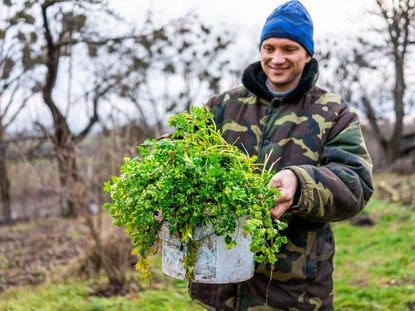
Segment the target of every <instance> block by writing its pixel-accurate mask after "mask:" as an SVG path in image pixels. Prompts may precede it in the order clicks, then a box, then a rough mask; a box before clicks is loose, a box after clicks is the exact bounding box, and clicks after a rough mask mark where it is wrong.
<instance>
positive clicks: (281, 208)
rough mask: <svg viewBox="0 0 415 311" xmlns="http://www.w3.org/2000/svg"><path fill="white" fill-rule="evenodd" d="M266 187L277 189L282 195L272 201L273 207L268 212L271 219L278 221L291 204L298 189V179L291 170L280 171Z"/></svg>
mask: <svg viewBox="0 0 415 311" xmlns="http://www.w3.org/2000/svg"><path fill="white" fill-rule="evenodd" d="M268 186H269V187H274V188H277V189H278V190H279V191H280V192H281V195H282V197H281V198H275V199H274V201H275V206H274V207H273V208H271V209H270V210H269V211H270V213H271V217H272V218H274V219H278V218H280V217H281V216H282V215H283V214H284V213H285V212H286V211H287V209H289V208H290V206H291V205H292V204H293V200H294V195H295V192H296V191H297V187H298V179H297V176H295V174H294V173H293V172H292V171H291V170H282V171H280V172H278V173H277V174H275V175H274V176H273V177H272V178H271V181H270V182H269V184H268Z"/></svg>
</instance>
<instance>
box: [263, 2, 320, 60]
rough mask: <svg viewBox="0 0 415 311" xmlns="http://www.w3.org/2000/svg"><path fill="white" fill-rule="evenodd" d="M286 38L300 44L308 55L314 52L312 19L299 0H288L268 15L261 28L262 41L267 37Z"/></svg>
mask: <svg viewBox="0 0 415 311" xmlns="http://www.w3.org/2000/svg"><path fill="white" fill-rule="evenodd" d="M272 37H276V38H286V39H290V40H293V41H295V42H297V43H299V44H301V45H302V46H303V47H304V48H305V49H306V50H307V52H308V53H310V55H313V54H314V41H313V21H312V20H311V17H310V14H308V12H307V9H306V8H305V7H304V6H303V5H302V4H301V3H300V1H297V0H292V1H288V2H287V3H284V4H282V5H280V6H279V7H277V8H276V9H275V10H274V12H272V13H271V15H270V16H268V18H267V20H266V21H265V25H264V27H263V28H262V32H261V40H260V41H259V46H260V47H261V44H262V42H263V41H264V40H265V39H268V38H272Z"/></svg>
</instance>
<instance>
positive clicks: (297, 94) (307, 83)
mask: <svg viewBox="0 0 415 311" xmlns="http://www.w3.org/2000/svg"><path fill="white" fill-rule="evenodd" d="M266 79H267V77H266V75H265V73H264V71H263V70H262V68H261V63H260V62H255V63H253V64H251V65H249V66H248V67H247V68H246V69H245V71H244V73H243V75H242V83H243V85H244V86H245V87H246V88H247V89H248V90H249V91H250V92H252V93H254V94H255V95H257V96H259V97H261V98H263V99H265V100H267V101H270V102H272V103H278V102H295V101H297V100H299V99H300V98H301V97H302V96H304V95H305V94H307V93H308V92H309V91H310V90H311V89H312V87H313V86H314V85H315V84H316V82H317V79H318V62H317V60H315V59H314V58H313V59H311V61H310V62H309V63H308V64H306V66H305V67H304V70H303V74H302V76H301V80H300V83H299V84H298V85H297V86H296V87H295V88H294V89H293V90H291V91H290V92H289V93H287V94H285V95H284V96H281V97H280V96H274V95H273V94H272V93H271V92H270V91H269V90H268V89H267V86H266V85H265V81H266Z"/></svg>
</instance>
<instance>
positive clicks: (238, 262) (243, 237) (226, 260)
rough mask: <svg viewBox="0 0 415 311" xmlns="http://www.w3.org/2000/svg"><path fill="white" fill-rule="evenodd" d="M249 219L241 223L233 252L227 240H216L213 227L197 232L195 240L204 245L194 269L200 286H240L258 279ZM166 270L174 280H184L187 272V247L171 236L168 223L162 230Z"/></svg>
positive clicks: (218, 237) (209, 226) (217, 238)
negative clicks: (246, 226) (247, 230)
mask: <svg viewBox="0 0 415 311" xmlns="http://www.w3.org/2000/svg"><path fill="white" fill-rule="evenodd" d="M244 221H245V217H244V218H242V219H241V220H240V226H239V229H237V230H236V232H235V233H234V234H231V235H230V236H231V237H232V239H234V240H235V241H236V243H237V246H234V247H232V248H230V249H227V248H226V246H225V241H224V236H216V235H214V233H213V228H212V225H207V226H204V227H199V228H196V230H195V233H194V240H197V241H198V242H199V243H200V247H199V249H198V251H197V253H196V264H195V267H194V274H195V279H194V282H196V283H210V284H223V283H238V282H242V281H246V280H249V279H250V278H252V276H253V275H254V253H252V252H251V251H250V249H249V245H250V244H251V240H252V238H251V236H250V235H248V234H245V233H244V232H243V229H242V226H243V224H244ZM161 239H162V269H163V272H164V273H165V274H167V275H169V276H171V277H174V278H177V279H181V280H184V279H185V275H186V269H185V268H184V266H183V257H184V256H186V254H187V247H186V246H185V245H183V244H182V243H181V241H180V239H179V238H178V237H177V235H175V234H170V233H169V225H168V224H167V223H164V224H163V226H162V230H161Z"/></svg>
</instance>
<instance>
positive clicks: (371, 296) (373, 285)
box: [333, 199, 415, 311]
mask: <svg viewBox="0 0 415 311" xmlns="http://www.w3.org/2000/svg"><path fill="white" fill-rule="evenodd" d="M366 211H367V213H368V214H369V215H370V217H371V218H372V219H374V220H375V222H376V225H375V226H373V227H352V226H350V225H349V224H348V223H347V222H343V223H339V224H335V225H334V226H333V227H334V228H333V230H334V235H335V238H336V256H335V268H334V271H335V272H334V280H335V306H336V310H350V311H352V310H353V311H354V310H365V311H366V310H367V311H370V310H389V311H393V310H397V311H398V310H399V311H400V310H415V211H414V210H412V211H411V210H410V209H409V208H407V207H403V206H401V205H398V204H390V203H386V202H384V201H379V200H376V199H374V200H372V201H371V203H370V204H369V206H368V207H367V208H366Z"/></svg>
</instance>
